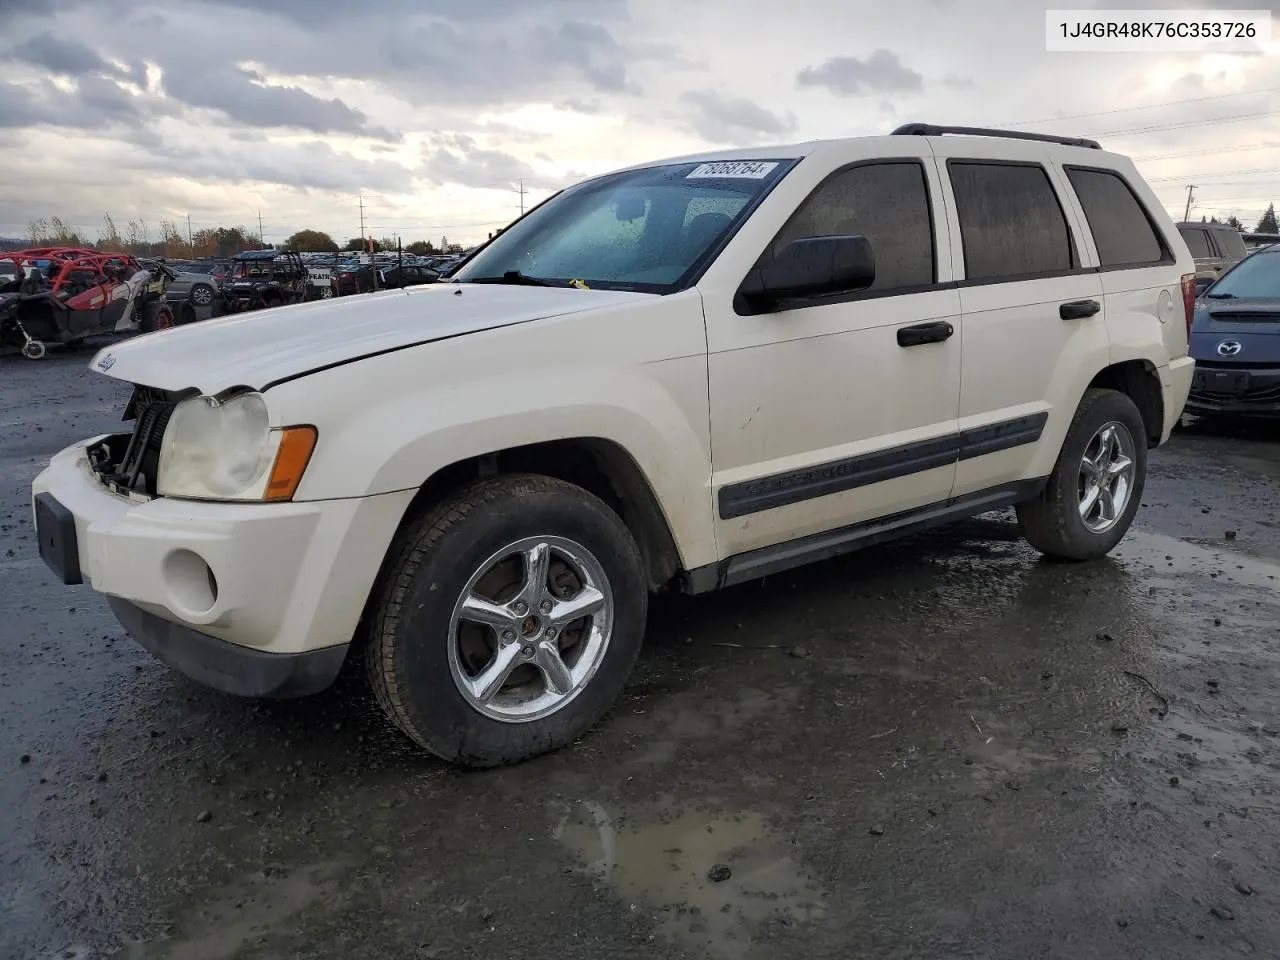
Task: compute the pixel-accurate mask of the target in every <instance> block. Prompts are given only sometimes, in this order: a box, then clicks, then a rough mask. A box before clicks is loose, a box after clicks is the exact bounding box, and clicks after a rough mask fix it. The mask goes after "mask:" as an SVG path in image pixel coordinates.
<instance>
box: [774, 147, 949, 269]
mask: <svg viewBox="0 0 1280 960" xmlns="http://www.w3.org/2000/svg"><path fill="white" fill-rule="evenodd" d="M856 235H861V236H864V237H866V238H867V239H868V240H869V241H870V242H871V250H872V253H873V254H874V256H875V264H876V280H875V283H873V284H872V285H871V286H870V287H869V288H868V289H870V290H891V289H896V288H899V287H919V286H926V285H928V284H931V283H934V282H935V280H936V276H937V274H936V272H935V269H934V243H933V225H932V222H931V218H930V207H929V188H928V184H927V182H926V181H925V175H924V168H923V167H921V165H920V164H919V163H918V162H915V161H888V162H885V163H870V164H863V165H861V166H856V167H850V168H849V169H847V170H843V171H841V172H839V173H836V174H833V175H832V176H830V177H828V178H827V179H826V180H825V181H824V182H823V183H821V184H820V185H819V186H818V187H817V189H815V190H814V191H813V193H811V194H810V195H809V198H808V199H807V200H805V202H804V203H803V204H802V205H801V206H800V209H799V210H797V211H796V212H795V213H794V214H793V215H792V217H791V219H790V220H789V221H788V222H787V225H786V226H785V227H783V228H782V230H781V232H779V234H778V236H777V237H776V238H775V239H774V241H773V245H772V247H771V248H770V250H769V255H770V256H777V255H778V253H780V252H781V250H782V248H783V247H785V246H786V245H787V244H789V243H791V242H792V241H794V240H800V239H804V238H806V237H830V236H856Z"/></svg>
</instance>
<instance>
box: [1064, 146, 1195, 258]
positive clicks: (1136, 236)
mask: <svg viewBox="0 0 1280 960" xmlns="http://www.w3.org/2000/svg"><path fill="white" fill-rule="evenodd" d="M1067 179H1068V180H1070V181H1071V187H1072V189H1073V190H1075V192H1076V196H1077V197H1079V198H1080V206H1082V207H1083V208H1084V216H1085V219H1086V220H1087V221H1088V222H1089V230H1090V231H1091V232H1092V233H1093V242H1094V243H1095V244H1096V245H1097V247H1098V263H1099V264H1101V265H1102V266H1104V267H1119V266H1132V265H1136V264H1142V263H1159V262H1160V261H1162V260H1164V259H1165V250H1164V244H1162V243H1161V242H1160V237H1159V236H1158V235H1157V234H1156V232H1155V228H1154V227H1152V225H1151V218H1150V217H1148V216H1147V212H1146V210H1145V209H1143V207H1142V204H1141V203H1140V202H1139V200H1138V198H1137V197H1136V196H1134V194H1133V190H1132V189H1131V188H1130V187H1129V184H1127V183H1126V182H1125V181H1124V178H1122V177H1120V176H1118V175H1117V174H1115V173H1110V172H1108V171H1105V170H1083V169H1080V168H1078V167H1068V168H1067ZM1197 232H1199V231H1197Z"/></svg>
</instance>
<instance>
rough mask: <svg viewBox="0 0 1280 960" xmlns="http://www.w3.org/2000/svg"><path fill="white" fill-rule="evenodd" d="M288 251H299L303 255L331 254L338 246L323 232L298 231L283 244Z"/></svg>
mask: <svg viewBox="0 0 1280 960" xmlns="http://www.w3.org/2000/svg"><path fill="white" fill-rule="evenodd" d="M284 245H285V247H286V248H288V249H290V250H301V251H303V252H305V253H333V252H335V251H336V250H337V249H338V244H337V243H335V242H334V239H333V237H331V236H329V235H328V234H327V233H325V232H324V231H323V230H299V231H298V232H297V233H295V234H294V235H293V236H291V237H290V238H289V239H288V240H286V241H285V242H284Z"/></svg>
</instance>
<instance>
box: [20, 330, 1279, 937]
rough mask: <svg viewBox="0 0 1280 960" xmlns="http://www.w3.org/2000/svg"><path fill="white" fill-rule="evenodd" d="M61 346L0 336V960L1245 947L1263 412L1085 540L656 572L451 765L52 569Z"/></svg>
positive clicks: (984, 526)
mask: <svg viewBox="0 0 1280 960" xmlns="http://www.w3.org/2000/svg"><path fill="white" fill-rule="evenodd" d="M88 357H89V354H87V353H79V354H70V355H62V354H58V355H53V356H51V357H50V358H49V359H47V360H45V361H43V362H41V363H26V362H22V361H14V360H7V359H6V360H0V436H3V437H4V443H3V445H0V496H2V499H0V609H3V610H4V611H5V614H6V616H5V620H4V625H3V628H2V629H0V637H3V647H4V658H3V661H0V808H2V809H4V810H6V811H8V812H9V814H8V816H7V817H6V818H4V820H3V821H0V915H3V916H4V917H5V920H4V922H3V923H0V956H3V957H9V956H22V957H27V956H31V957H58V956H63V955H67V956H74V957H82V958H88V957H99V956H107V955H109V954H111V952H112V951H117V952H115V953H114V954H113V955H115V956H119V957H139V958H160V957H193V958H268V957H271V958H274V957H284V956H288V957H300V958H312V957H315V958H320V957H326V958H328V957H359V958H361V960H375V958H382V957H386V958H413V957H457V956H477V957H507V956H513V957H515V956H519V957H544V956H557V957H560V958H566V960H568V958H583V960H588V958H590V960H596V958H601V957H610V958H629V957H636V958H639V957H644V958H662V957H673V958H674V957H709V958H716V960H719V958H751V957H777V958H791V957H795V958H802V957H803V958H813V957H828V956H831V957H836V956H839V957H853V956H873V957H926V958H959V957H982V958H1003V957H1010V958H1012V957H1050V956H1051V957H1064V958H1065V957H1070V958H1081V957H1120V956H1135V957H1159V958H1164V960H1169V958H1179V957H1187V958H1193V957H1194V958H1203V957H1218V956H1237V955H1256V956H1275V955H1277V953H1280V867H1277V864H1280V793H1278V790H1280V785H1278V782H1277V776H1276V772H1277V767H1278V764H1277V761H1278V760H1280V740H1278V739H1277V733H1278V732H1280V692H1278V690H1277V683H1276V676H1277V653H1278V651H1280V629H1278V628H1277V623H1278V622H1280V621H1278V619H1277V613H1278V612H1280V597H1278V595H1277V592H1276V586H1277V583H1278V582H1280V581H1277V580H1276V577H1277V576H1280V530H1277V528H1276V525H1275V524H1276V522H1277V521H1276V518H1277V517H1280V509H1277V508H1278V507H1280V485H1278V483H1277V481H1278V480H1280V428H1252V429H1236V428H1222V427H1209V426H1205V425H1199V424H1192V425H1190V427H1189V429H1186V430H1184V431H1182V432H1180V433H1178V434H1177V435H1175V437H1174V440H1173V441H1172V442H1171V444H1170V445H1169V446H1168V447H1167V448H1165V449H1162V450H1160V451H1157V452H1155V453H1154V454H1153V456H1152V460H1151V475H1150V479H1149V481H1148V487H1147V491H1146V493H1145V495H1144V508H1143V509H1142V510H1141V511H1140V512H1139V514H1138V518H1137V521H1136V523H1135V527H1134V530H1133V532H1132V533H1131V534H1130V536H1129V537H1128V538H1127V539H1126V540H1125V541H1124V542H1123V543H1122V544H1121V546H1120V547H1119V548H1118V550H1117V551H1116V553H1115V555H1114V556H1112V557H1111V558H1109V559H1106V560H1103V561H1100V562H1097V563H1093V564H1087V565H1082V566H1070V565H1061V564H1054V563H1049V562H1045V561H1043V560H1041V559H1040V558H1039V555H1038V554H1036V552H1035V551H1033V550H1032V549H1031V548H1030V547H1028V546H1027V545H1025V544H1024V543H1022V542H1021V541H1020V540H1018V539H1017V537H1016V530H1015V529H1014V526H1013V523H1012V519H1011V514H1003V513H1002V514H995V515H990V516H986V517H982V518H978V519H976V520H974V521H971V522H968V523H966V524H963V525H961V526H958V527H955V528H952V529H949V530H946V531H943V532H941V533H934V534H929V535H925V536H921V537H917V538H915V539H913V540H910V541H907V542H903V543H898V544H893V545H888V546H884V547H878V548H874V549H872V550H868V551H866V552H864V553H862V554H859V555H855V556H854V557H851V558H848V559H845V560H839V561H834V562H829V563H825V564H820V565H818V566H815V567H811V568H807V569H802V570H798V571H796V572H794V573H791V574H787V575H783V576H779V577H771V578H769V579H768V580H766V581H763V582H757V583H750V584H746V585H743V586H740V587H736V588H732V589H729V590H726V591H724V592H722V593H719V594H715V595H711V596H707V597H699V598H692V599H690V598H670V599H665V600H662V601H659V602H657V603H655V605H654V610H653V612H652V614H651V617H650V629H649V641H648V646H647V650H646V653H645V654H644V655H643V657H642V660H641V663H640V666H639V668H638V671H637V673H636V675H635V677H634V679H633V681H632V684H631V686H630V687H629V689H628V693H627V695H626V697H625V698H624V700H623V702H622V704H621V705H620V706H619V708H618V709H617V710H615V711H614V713H613V714H611V715H610V716H609V717H608V718H607V719H606V721H605V722H604V723H602V724H601V725H600V727H599V728H598V729H596V730H595V731H594V732H592V733H591V734H590V735H588V736H587V737H585V738H584V739H583V740H582V741H581V742H580V743H578V744H577V745H575V746H573V747H572V748H569V749H567V750H563V751H560V752H559V753H556V754H553V755H550V756H547V757H544V758H541V759H539V760H535V761H533V762H530V763H527V764H524V765H521V766H518V767H514V768H510V769H500V770H496V771H490V772H485V773H478V774H477V773H458V772H453V771H450V770H447V769H446V768H445V767H443V766H442V765H439V764H437V763H436V762H435V761H433V760H431V759H429V758H427V757H425V756H424V755H422V754H421V752H420V751H418V750H417V749H416V748H414V747H412V746H411V745H409V744H408V742H407V741H406V740H404V738H403V737H402V736H401V735H400V734H399V733H397V732H396V731H394V730H393V729H392V728H391V727H390V726H389V724H388V723H387V722H386V721H385V720H384V719H383V718H382V715H381V713H380V712H379V711H378V710H377V708H376V707H375V706H374V704H373V703H372V701H371V700H370V699H369V698H368V696H367V695H366V693H365V692H364V690H363V689H362V687H361V683H360V681H359V680H358V679H355V678H353V679H351V680H350V681H347V682H343V683H342V684H340V689H336V690H333V691H330V692H327V693H326V694H324V695H322V696H320V697H318V698H314V699H312V700H309V701H295V702H287V703H254V702H249V701H241V700H235V699H232V698H229V697H225V696H222V695H220V694H217V693H214V692H211V691H208V690H205V689H202V688H199V687H197V686H195V685H194V684H192V683H189V682H188V681H186V680H184V679H182V678H181V677H178V676H176V675H175V674H173V673H171V672H170V671H169V670H168V669H167V668H165V667H163V666H161V665H160V664H159V663H157V662H155V661H153V660H152V659H151V658H150V657H149V655H147V654H146V653H144V652H143V651H142V650H141V649H139V648H138V647H136V646H135V645H134V644H133V643H132V641H130V640H129V639H128V637H127V636H125V635H124V633H123V632H122V631H121V630H120V628H119V627H118V626H117V625H116V623H115V621H114V619H113V618H112V617H111V616H110V614H109V613H108V611H107V609H106V605H105V603H103V601H102V599H101V598H100V597H97V596H95V595H93V594H92V593H91V591H89V589H88V588H87V587H85V588H78V589H77V590H75V591H69V590H67V589H66V588H63V587H60V586H59V585H58V584H56V583H54V581H53V579H52V576H51V575H50V574H49V573H48V572H47V571H46V570H45V568H44V567H43V565H42V564H41V563H40V561H39V560H38V558H37V557H36V547H35V543H34V540H33V537H32V534H31V529H30V517H29V509H28V505H27V496H28V491H29V485H30V481H31V478H32V476H33V475H34V474H35V472H36V471H37V470H38V469H39V467H40V466H42V465H43V463H44V461H45V460H46V459H47V458H48V456H49V455H50V454H52V453H53V452H55V451H56V450H59V449H61V448H62V447H63V446H65V445H66V444H68V443H71V442H73V441H75V440H78V439H81V438H83V437H85V436H88V435H91V434H94V433H99V432H105V431H107V430H111V429H114V424H115V423H117V422H118V420H119V416H120V411H121V409H122V408H123V404H124V401H125V399H126V394H127V389H126V388H125V387H123V386H122V385H121V384H119V383H116V382H115V381H111V380H108V379H106V378H103V377H97V376H94V375H92V374H90V373H89V372H88V371H87V370H86V369H85V363H86V362H87V360H88ZM724 868H727V870H726V869H724ZM713 878H714V879H713ZM65 951H71V952H70V953H69V954H68V953H65Z"/></svg>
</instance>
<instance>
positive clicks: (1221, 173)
mask: <svg viewBox="0 0 1280 960" xmlns="http://www.w3.org/2000/svg"><path fill="white" fill-rule="evenodd" d="M1254 173H1280V167H1258V168H1257V169H1254V170H1218V171H1215V172H1214V173H1187V174H1182V175H1180V176H1176V177H1147V178H1146V180H1147V183H1168V182H1169V181H1170V180H1198V179H1200V178H1201V177H1243V176H1248V175H1249V174H1254ZM1205 186H1208V184H1205Z"/></svg>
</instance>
